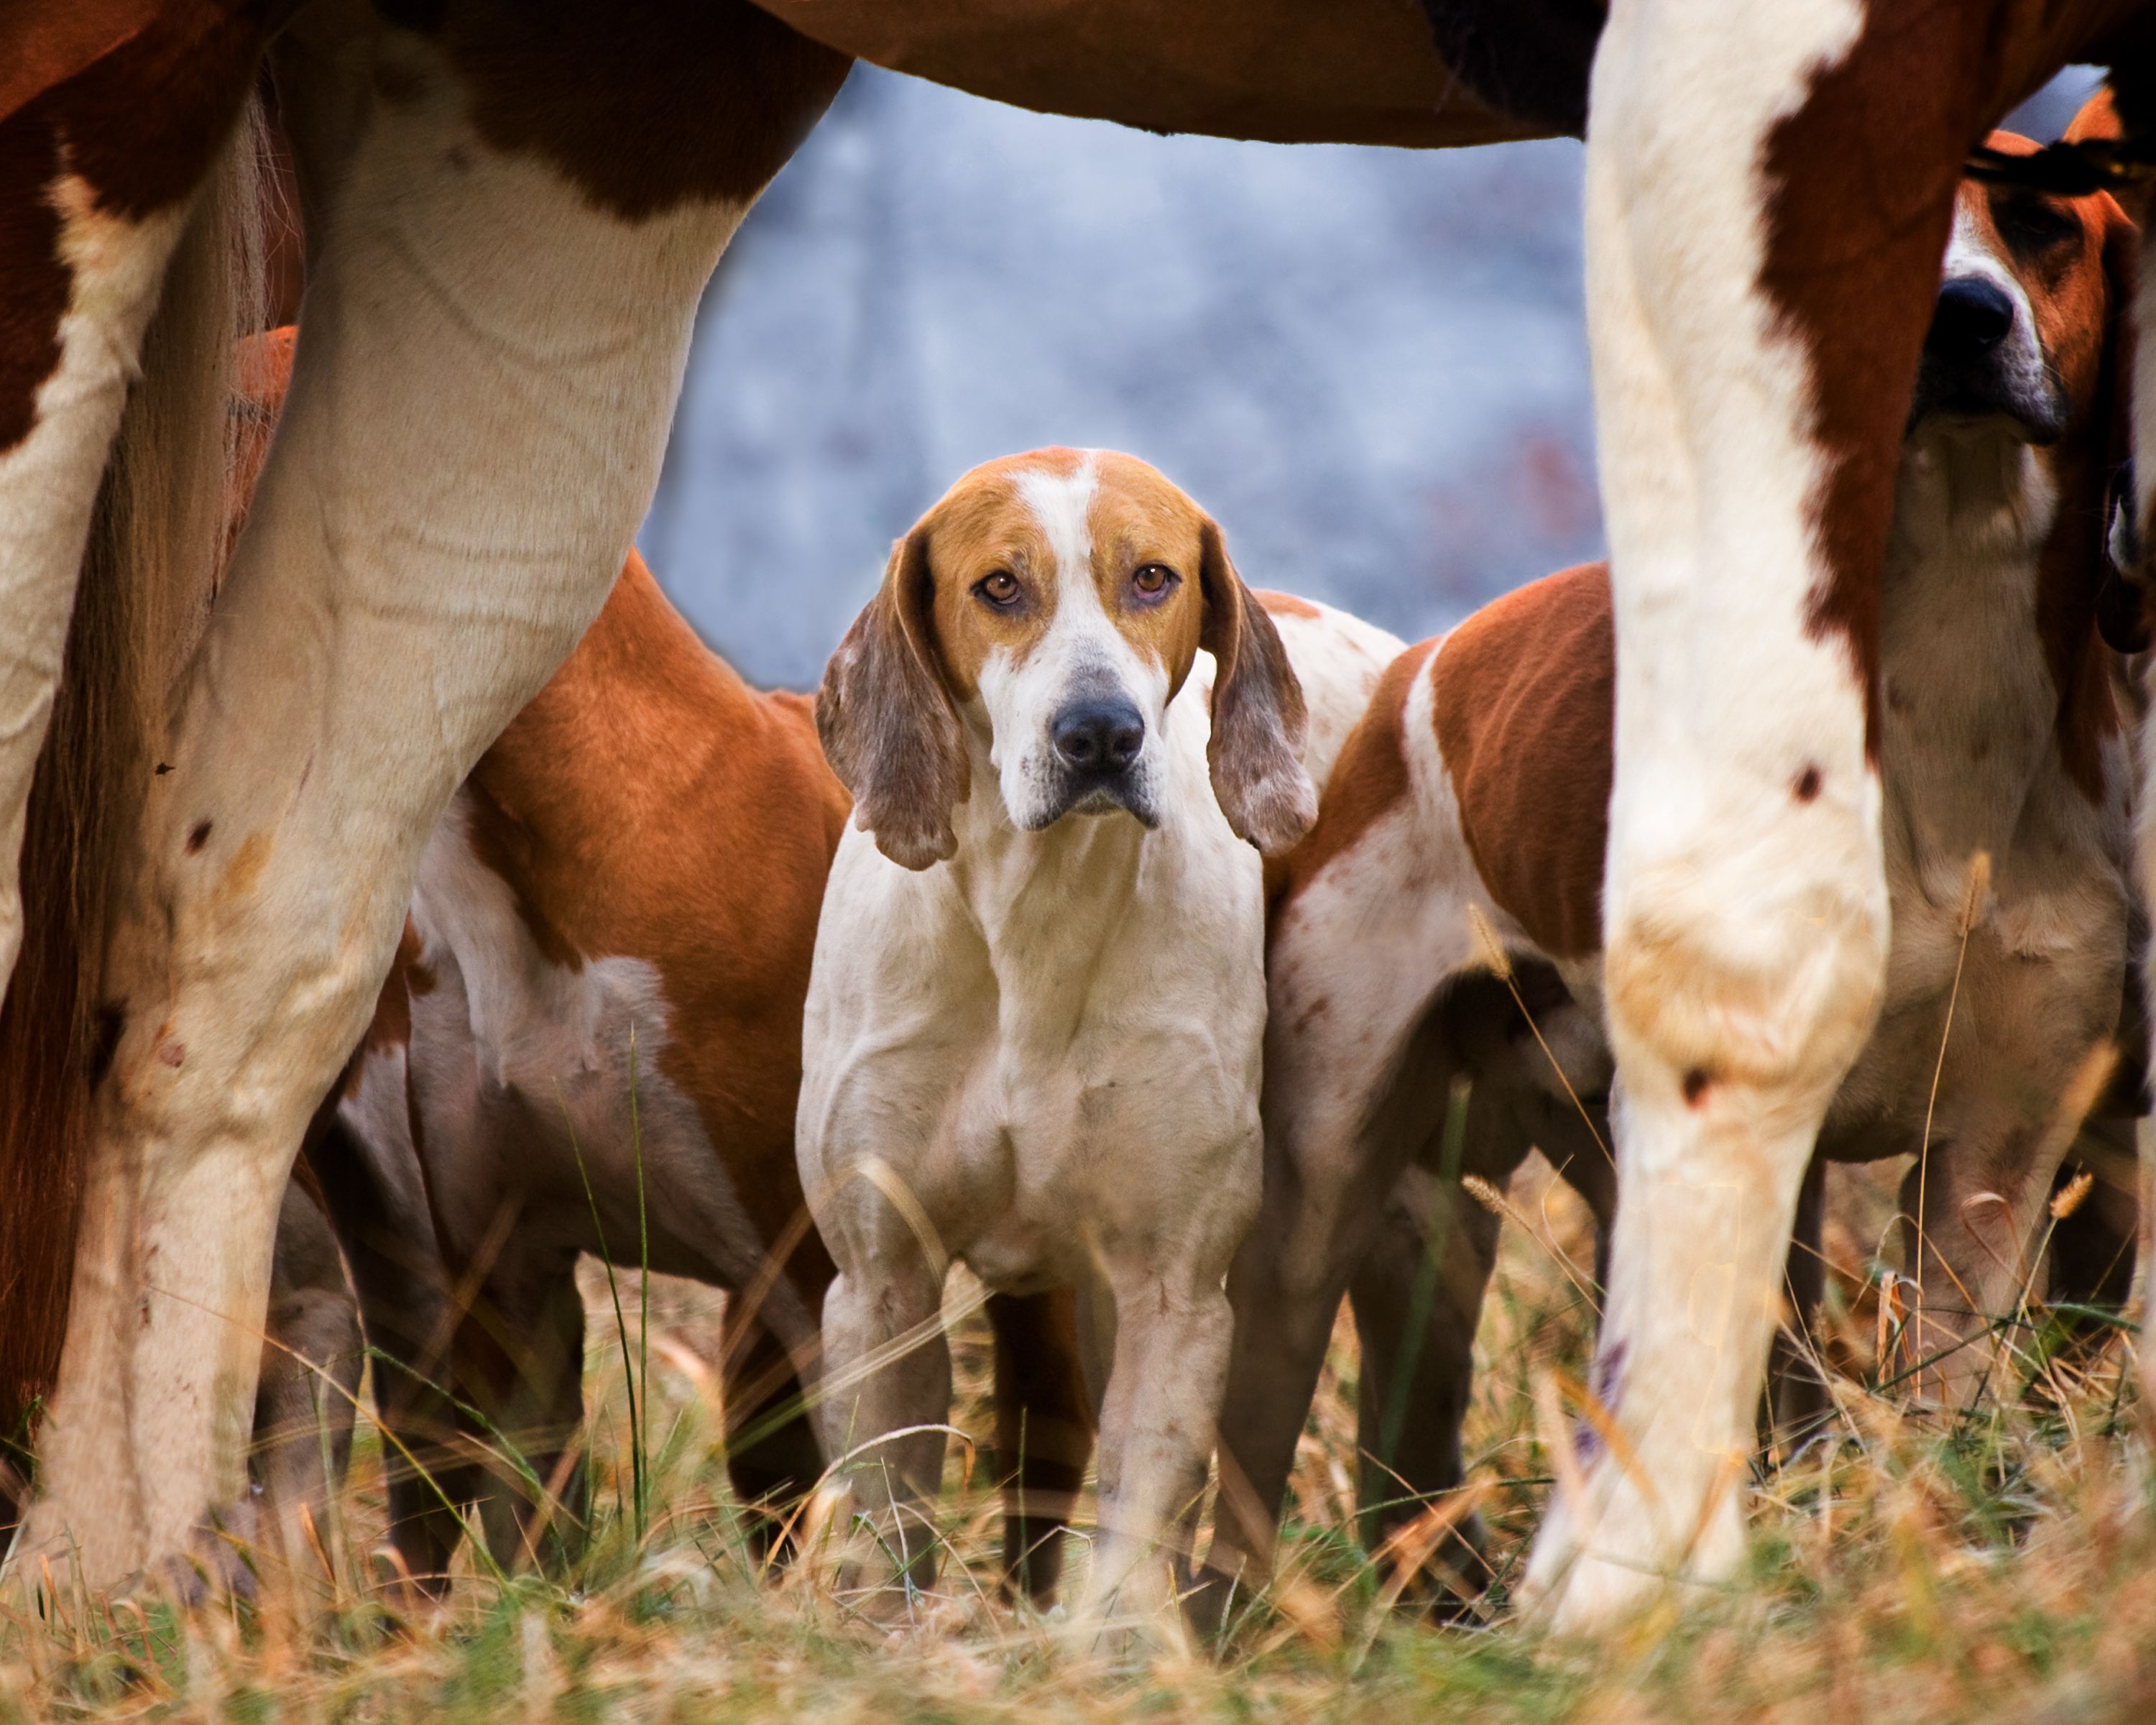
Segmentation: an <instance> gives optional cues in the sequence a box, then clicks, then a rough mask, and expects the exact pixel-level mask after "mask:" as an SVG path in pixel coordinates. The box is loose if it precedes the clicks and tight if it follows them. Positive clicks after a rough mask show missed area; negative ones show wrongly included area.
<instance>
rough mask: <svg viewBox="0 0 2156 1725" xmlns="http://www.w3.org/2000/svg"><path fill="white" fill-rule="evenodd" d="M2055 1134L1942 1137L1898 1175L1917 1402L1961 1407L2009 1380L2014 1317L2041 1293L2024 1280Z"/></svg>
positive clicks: (2057, 1150) (1907, 1343)
mask: <svg viewBox="0 0 2156 1725" xmlns="http://www.w3.org/2000/svg"><path fill="white" fill-rule="evenodd" d="M2051 1137H2056V1134H2050V1133H2045V1132H2040V1131H2039V1130H2036V1129H2033V1128H2027V1127H2018V1126H2017V1127H2015V1128H2013V1129H2010V1130H2008V1131H2006V1132H2002V1133H2000V1134H1999V1135H1998V1136H1997V1137H1993V1138H1992V1140H1991V1142H1989V1144H1987V1143H1985V1142H1984V1140H1983V1137H1979V1136H1978V1135H1976V1134H1974V1133H1972V1134H1969V1135H1968V1136H1959V1135H1956V1136H1951V1137H1944V1138H1943V1142H1938V1143H1936V1144H1934V1145H1933V1147H1932V1150H1931V1152H1930V1153H1929V1155H1928V1156H1926V1157H1923V1158H1919V1160H1918V1162H1917V1164H1916V1165H1914V1166H1912V1168H1910V1170H1909V1172H1908V1173H1907V1175H1906V1176H1905V1177H1904V1178H1903V1180H1902V1245H1903V1261H1904V1262H1905V1263H1906V1264H1907V1265H1908V1266H1910V1268H1909V1272H1908V1273H1909V1274H1910V1275H1911V1276H1913V1277H1914V1278H1915V1280H1916V1284H1917V1301H1916V1310H1915V1312H1913V1313H1912V1317H1911V1319H1910V1322H1909V1325H1908V1328H1907V1332H1906V1334H1905V1336H1904V1338H1903V1353H1904V1357H1905V1358H1906V1360H1907V1363H1909V1364H1910V1365H1912V1366H1913V1367H1914V1368H1915V1369H1916V1377H1915V1379H1914V1383H1915V1386H1916V1393H1917V1395H1918V1396H1919V1397H1920V1398H1922V1399H1925V1400H1928V1401H1935V1402H1937V1403H1938V1404H1941V1405H1942V1406H1945V1407H1950V1408H1962V1407H1967V1406H1969V1404H1971V1403H1972V1402H1974V1400H1975V1399H1977V1398H1978V1397H1979V1396H1980V1395H1983V1394H1986V1393H1987V1392H1988V1393H1989V1394H1994V1395H1996V1394H1999V1393H2001V1392H2002V1391H2005V1390H2007V1389H2010V1388H2011V1387H2012V1379H2013V1373H2014V1370H2015V1367H2014V1360H2013V1356H2014V1353H2015V1344H2016V1341H2017V1339H2018V1338H2017V1331H2016V1326H2015V1318H2016V1316H2017V1314H2018V1313H2019V1312H2020V1309H2021V1305H2022V1301H2023V1299H2024V1297H2025V1296H2027V1295H2029V1294H2030V1293H2031V1292H2032V1291H2033V1292H2034V1293H2035V1294H2036V1295H2037V1296H2041V1295H2042V1294H2043V1293H2044V1291H2045V1290H2044V1289H2043V1288H2042V1287H2041V1286H2033V1284H2034V1278H2035V1274H2036V1263H2037V1260H2036V1257H2035V1253H2036V1250H2037V1248H2038V1246H2039V1245H2040V1240H2039V1238H2038V1235H2039V1228H2038V1224H2039V1221H2040V1219H2041V1217H2042V1216H2043V1213H2044V1206H2045V1204H2046V1202H2047V1201H2048V1200H2049V1199H2050V1198H2051V1181H2052V1177H2053V1176H2054V1175H2055V1174H2056V1173H2058V1166H2059V1159H2060V1155H2061V1151H2062V1149H2063V1146H2059V1145H2055V1144H2047V1143H2046V1142H2044V1141H2045V1140H2046V1139H2049V1138H2051Z"/></svg>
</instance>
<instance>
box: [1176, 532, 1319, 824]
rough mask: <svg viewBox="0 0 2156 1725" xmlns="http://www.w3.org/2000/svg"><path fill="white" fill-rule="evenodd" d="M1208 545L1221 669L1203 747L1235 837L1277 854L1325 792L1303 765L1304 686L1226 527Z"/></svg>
mask: <svg viewBox="0 0 2156 1725" xmlns="http://www.w3.org/2000/svg"><path fill="white" fill-rule="evenodd" d="M1201 545H1202V550H1201V556H1200V562H1199V581H1200V582H1201V583H1202V584H1203V587H1204V599H1205V621H1204V627H1203V629H1202V630H1201V631H1200V633H1199V645H1200V646H1202V647H1204V649H1205V650H1206V651H1207V652H1209V653H1210V654H1211V655H1213V657H1214V661H1215V663H1216V664H1217V665H1218V666H1219V670H1217V671H1216V672H1215V673H1214V680H1213V734H1212V737H1211V738H1210V740H1209V742H1207V744H1206V746H1205V758H1206V762H1207V764H1208V765H1209V767H1210V768H1211V769H1212V774H1213V793H1214V795H1215V796H1216V797H1218V798H1219V799H1220V812H1221V813H1222V814H1225V815H1226V816H1227V817H1228V824H1229V826H1230V827H1232V828H1234V829H1235V834H1236V836H1237V837H1239V838H1240V839H1245V840H1247V841H1248V842H1249V843H1250V844H1252V845H1255V846H1256V847H1257V848H1258V850H1260V852H1262V853H1263V854H1264V855H1267V856H1276V855H1281V854H1282V853H1284V852H1286V850H1289V849H1290V848H1291V846H1293V845H1295V844H1296V842H1297V841H1299V840H1300V839H1301V838H1302V836H1303V834H1306V833H1307V832H1308V831H1309V830H1310V828H1311V824H1312V822H1314V821H1315V820H1316V819H1317V793H1316V792H1315V791H1314V790H1312V788H1311V783H1310V778H1309V775H1308V774H1306V773H1304V772H1303V770H1302V760H1301V749H1302V735H1303V726H1304V722H1305V718H1306V713H1305V709H1304V706H1303V700H1302V685H1301V683H1299V682H1297V681H1296V675H1295V670H1294V667H1292V666H1291V665H1289V663H1288V659H1287V649H1286V648H1285V647H1283V646H1282V645H1281V638H1280V631H1279V630H1278V629H1275V628H1274V627H1273V620H1272V619H1271V618H1270V617H1269V616H1267V615H1266V614H1265V609H1264V608H1263V607H1262V606H1260V604H1258V603H1257V602H1256V601H1255V599H1253V598H1251V597H1250V589H1249V588H1246V587H1245V586H1244V585H1243V578H1242V577H1241V576H1240V575H1238V574H1237V573H1236V572H1235V565H1234V564H1233V563H1231V562H1229V561H1228V551H1227V547H1226V545H1225V544H1224V542H1222V539H1221V536H1220V530H1219V527H1217V526H1214V523H1213V522H1212V521H1207V522H1206V523H1205V525H1204V529H1203V531H1202V535H1201Z"/></svg>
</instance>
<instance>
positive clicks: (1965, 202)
mask: <svg viewBox="0 0 2156 1725" xmlns="http://www.w3.org/2000/svg"><path fill="white" fill-rule="evenodd" d="M1990 141H1991V144H1992V146H1993V147H1994V148H1995V149H1998V150H2000V151H2005V152H2006V153H2009V154H2012V155H2025V154H2028V153H2030V152H2032V151H2034V149H2035V146H2034V145H2033V144H2031V143H2030V142H2029V141H2028V140H2027V139H2025V138H2020V137H2017V136H2015V135H2014V134H2013V133H2011V132H1994V133H1993V134H1992V136H1991V140H1990ZM2133 244H2134V240H2133V226H2132V224H2131V223H2129V222H2128V220H2127V218H2126V216H2125V213H2124V212H2123V211H2122V210H2121V209H2120V208H2119V207H2118V205H2117V203H2115V202H2113V200H2112V198H2110V197H2109V196H2107V194H2105V193H2093V194H2092V195H2090V196H2087V197H2084V198H2062V197H2056V196H2050V195H2046V194H2044V193H2038V192H2034V191H2031V190H2029V189H2027V188H2025V187H2015V186H2008V185H1986V184H1984V183H1981V182H1977V181H1974V180H1969V181H1965V182H1963V185H1962V187H1961V190H1960V193H1959V194H1958V197H1957V198H1956V199H1955V203H1954V221H1953V238H1952V239H1950V241H1949V242H1948V246H1947V254H1946V263H1945V267H1944V269H1943V271H1942V274H1941V278H1940V282H1939V295H1938V301H1937V303H1936V305H1934V307H1933V313H1932V325H1931V329H1930V331H1928V334H1927V335H1926V336H1925V338H1924V353H1923V360H1922V365H1921V366H1920V367H1919V369H1918V372H1917V393H1916V398H1915V402H1914V403H1913V405H1912V408H1911V411H1910V416H1909V424H1910V429H1912V431H1913V430H1915V429H1917V427H1919V426H1921V425H1926V424H1931V425H1934V426H1954V425H1963V426H1967V427H1969V429H1973V430H1974V429H1984V428H1996V427H1998V426H1999V425H2000V424H2005V425H2006V426H2008V427H2010V428H2011V429H2012V430H2013V431H2014V433H2015V435H2016V436H2018V437H2019V438H2020V439H2023V440H2024V441H2025V442H2028V443H2031V444H2039V445H2046V446H2048V445H2051V444H2056V443H2057V442H2058V441H2059V440H2060V439H2061V438H2062V437H2064V436H2065V435H2066V433H2067V432H2068V430H2069V429H2071V428H2072V427H2075V426H2076V425H2079V424H2088V423H2089V422H2090V418H2091V416H2092V415H2094V414H2096V413H2103V412H2107V411H2108V410H2109V405H2110V404H2109V403H2108V402H2107V401H2105V400H2104V399H2102V398H2103V397H2105V396H2106V394H2107V390H2108V382H2109V367H2108V365H2107V361H2108V359H2109V357H2110V356H2109V353H2108V351H2107V350H2108V346H2109V342H2108V331H2109V330H2110V328H2111V327H2112V324H2113V322H2114V321H2115V319H2116V316H2117V312H2118V311H2119V308H2120V307H2121V305H2123V296H2124V293H2125V290H2126V284H2127V281H2128V280H2129V279H2130V278H2129V276H2128V272H2129V271H2130V270H2131V265H2132V254H2133Z"/></svg>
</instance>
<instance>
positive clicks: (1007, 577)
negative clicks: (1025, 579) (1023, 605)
mask: <svg viewBox="0 0 2156 1725" xmlns="http://www.w3.org/2000/svg"><path fill="white" fill-rule="evenodd" d="M973 591H974V592H975V593H978V594H979V595H980V596H981V597H982V598H984V599H986V600H987V601H988V603H990V604H991V605H997V606H1001V607H1004V608H1008V607H1009V606H1012V605H1015V604H1016V603H1018V597H1019V593H1022V592H1024V588H1021V587H1020V586H1019V584H1018V577H1017V576H1015V575H1014V574H1012V573H1011V572H1010V571H1009V570H1008V569H998V570H997V571H996V572H994V573H993V575H984V576H983V577H982V578H980V579H979V580H978V581H977V582H975V583H973Z"/></svg>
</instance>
